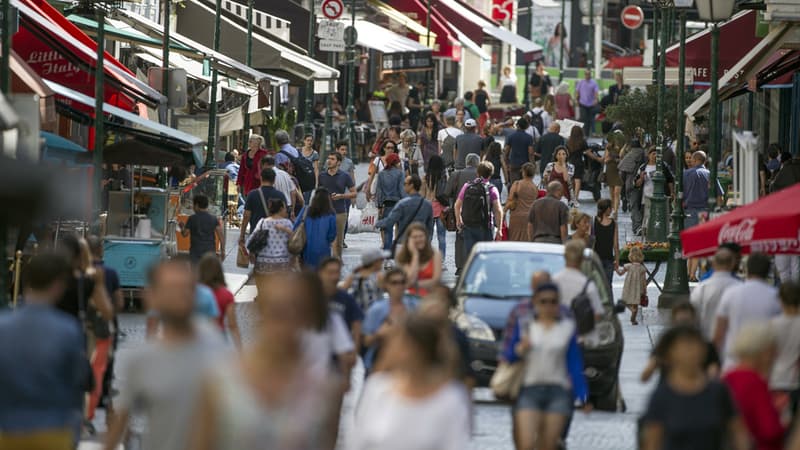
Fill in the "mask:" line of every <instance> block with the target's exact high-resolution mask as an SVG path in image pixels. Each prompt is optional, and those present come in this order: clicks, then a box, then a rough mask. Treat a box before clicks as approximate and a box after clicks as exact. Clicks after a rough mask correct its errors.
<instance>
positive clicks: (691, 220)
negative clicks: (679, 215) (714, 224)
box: [683, 208, 708, 228]
mask: <svg viewBox="0 0 800 450" xmlns="http://www.w3.org/2000/svg"><path fill="white" fill-rule="evenodd" d="M701 213H708V209H706V208H686V217H685V218H684V219H683V227H684V228H690V227H693V226H696V225H698V224H699V223H700V214H701Z"/></svg>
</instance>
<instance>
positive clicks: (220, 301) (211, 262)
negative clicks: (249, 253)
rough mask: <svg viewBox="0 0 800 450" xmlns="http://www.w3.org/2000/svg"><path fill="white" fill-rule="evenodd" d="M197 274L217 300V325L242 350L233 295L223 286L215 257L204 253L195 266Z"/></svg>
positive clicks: (217, 259)
mask: <svg viewBox="0 0 800 450" xmlns="http://www.w3.org/2000/svg"><path fill="white" fill-rule="evenodd" d="M197 273H198V275H199V278H200V282H201V283H203V284H205V285H206V286H208V287H210V288H211V290H212V291H214V298H215V299H216V300H217V307H218V308H219V317H218V318H217V321H218V322H217V325H219V328H220V329H221V330H223V331H225V329H226V325H227V332H228V335H229V336H230V338H231V340H232V341H233V344H234V345H235V346H236V348H238V349H241V348H242V337H241V335H240V334H239V323H238V322H237V321H236V307H235V301H234V298H233V294H232V293H231V291H229V290H228V288H227V287H226V286H225V273H223V271H222V263H220V261H219V258H217V255H215V254H213V253H206V254H205V256H203V257H202V258H200V262H199V263H198V264H197Z"/></svg>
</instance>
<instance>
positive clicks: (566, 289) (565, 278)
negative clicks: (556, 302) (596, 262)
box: [553, 267, 605, 315]
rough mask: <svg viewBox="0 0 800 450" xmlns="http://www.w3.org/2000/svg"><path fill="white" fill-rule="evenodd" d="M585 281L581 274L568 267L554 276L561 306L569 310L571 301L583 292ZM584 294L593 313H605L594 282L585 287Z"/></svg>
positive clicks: (584, 276)
mask: <svg viewBox="0 0 800 450" xmlns="http://www.w3.org/2000/svg"><path fill="white" fill-rule="evenodd" d="M587 279H588V278H587V277H586V275H584V274H583V272H581V271H580V270H578V269H573V268H570V267H565V268H564V270H562V271H561V272H559V273H557V274H555V275H554V276H553V282H554V283H555V284H556V285H558V293H559V296H560V297H561V304H562V305H564V306H566V307H568V308H569V307H570V306H571V305H572V300H573V299H574V298H575V297H577V296H578V294H580V293H581V291H582V290H583V285H584V284H586V280H587ZM586 294H587V295H588V296H589V300H591V302H592V308H593V309H594V313H595V314H598V315H599V314H603V313H604V312H605V311H604V310H603V302H602V301H600V292H599V291H598V290H597V285H596V284H594V282H591V283H589V285H588V286H587V287H586Z"/></svg>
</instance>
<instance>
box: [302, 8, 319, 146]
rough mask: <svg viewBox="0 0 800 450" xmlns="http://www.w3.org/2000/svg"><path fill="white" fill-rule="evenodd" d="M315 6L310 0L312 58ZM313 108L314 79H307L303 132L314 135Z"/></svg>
mask: <svg viewBox="0 0 800 450" xmlns="http://www.w3.org/2000/svg"><path fill="white" fill-rule="evenodd" d="M315 11H316V8H315V5H314V2H313V1H312V2H311V14H309V15H308V16H309V21H308V22H309V23H308V56H309V57H311V58H313V57H314V47H315V46H316V43H315V42H314V29H315V28H316V25H317V15H316V14H315ZM313 108H314V79H313V78H312V79H309V80H308V81H306V111H305V114H304V116H305V120H304V125H305V126H304V128H305V134H310V135H312V136H313V135H314V124H313V123H312V122H311V111H312V110H313Z"/></svg>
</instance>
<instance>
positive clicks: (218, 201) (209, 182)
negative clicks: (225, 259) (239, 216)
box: [170, 169, 235, 256]
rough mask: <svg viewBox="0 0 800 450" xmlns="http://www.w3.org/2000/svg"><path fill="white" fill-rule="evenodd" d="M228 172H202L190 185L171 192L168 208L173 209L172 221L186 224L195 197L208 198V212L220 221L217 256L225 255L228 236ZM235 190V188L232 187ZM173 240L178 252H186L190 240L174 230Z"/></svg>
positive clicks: (192, 212) (215, 170) (218, 170)
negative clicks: (220, 234)
mask: <svg viewBox="0 0 800 450" xmlns="http://www.w3.org/2000/svg"><path fill="white" fill-rule="evenodd" d="M228 184H229V183H228V172H227V171H226V170H225V169H213V170H208V171H206V172H203V174H202V175H200V176H199V177H197V178H196V179H195V180H194V181H193V182H192V183H190V184H188V185H187V186H184V187H182V188H181V189H180V190H179V191H176V192H173V195H172V198H171V201H170V207H172V208H174V209H173V213H174V220H175V221H177V222H178V223H186V220H187V219H188V218H189V216H191V215H192V214H194V210H193V203H194V197H195V195H200V194H202V195H205V196H206V197H208V212H209V213H210V214H212V215H214V216H216V217H218V218H220V220H222V240H219V239H217V240H216V248H215V251H216V252H217V255H220V256H223V255H225V239H226V238H227V236H228V218H229V212H230V211H229V208H228V189H229V186H228ZM233 188H234V189H235V186H233ZM175 239H176V242H177V251H178V252H182V253H183V252H188V251H189V245H190V244H191V239H190V237H189V236H186V237H184V236H183V235H181V234H180V232H179V231H177V230H175Z"/></svg>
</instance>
